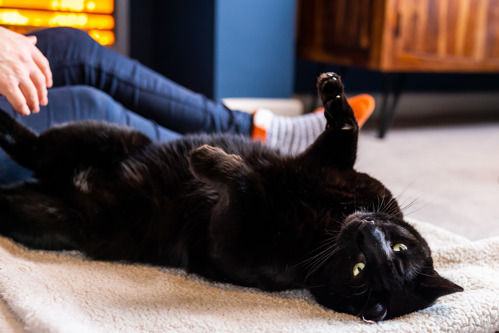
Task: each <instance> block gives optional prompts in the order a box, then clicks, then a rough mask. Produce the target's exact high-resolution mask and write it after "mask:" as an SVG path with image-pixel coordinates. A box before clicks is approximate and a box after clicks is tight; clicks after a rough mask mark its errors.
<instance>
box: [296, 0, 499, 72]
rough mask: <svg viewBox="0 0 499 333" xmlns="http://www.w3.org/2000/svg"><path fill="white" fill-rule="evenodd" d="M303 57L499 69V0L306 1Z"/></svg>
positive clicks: (370, 64)
mask: <svg viewBox="0 0 499 333" xmlns="http://www.w3.org/2000/svg"><path fill="white" fill-rule="evenodd" d="M297 37H298V40H297V52H298V55H299V56H301V57H304V58H306V59H309V60H315V61H319V62H324V63H335V64H340V65H345V66H358V67H365V68H369V69H373V70H379V71H384V72H423V71H427V72H431V71H433V72H499V0H300V1H299V7H298V35H297Z"/></svg>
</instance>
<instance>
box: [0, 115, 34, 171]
mask: <svg viewBox="0 0 499 333" xmlns="http://www.w3.org/2000/svg"><path fill="white" fill-rule="evenodd" d="M37 139H38V135H37V134H36V133H35V132H33V131H31V130H30V129H28V128H27V127H25V126H24V125H22V124H20V123H19V122H17V121H16V120H14V119H13V118H12V117H11V116H10V115H9V114H8V113H7V112H5V111H4V110H2V109H0V147H1V148H2V149H3V150H4V151H5V152H6V153H7V154H9V156H10V157H11V158H12V159H13V160H14V161H16V162H17V163H19V164H20V165H21V166H23V167H25V168H28V169H31V170H33V169H34V167H35V165H34V161H35V160H36V157H35V156H34V155H35V154H34V153H35V152H36V150H37V148H36V146H37Z"/></svg>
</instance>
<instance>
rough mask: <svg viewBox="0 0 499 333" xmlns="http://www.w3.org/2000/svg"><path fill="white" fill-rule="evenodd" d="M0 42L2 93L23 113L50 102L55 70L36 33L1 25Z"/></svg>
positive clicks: (36, 110) (0, 91)
mask: <svg viewBox="0 0 499 333" xmlns="http://www.w3.org/2000/svg"><path fill="white" fill-rule="evenodd" d="M0 45H1V47H0V94H1V95H4V96H5V97H6V98H7V100H8V101H9V103H10V104H11V105H12V107H13V108H14V110H16V111H17V112H18V113H20V114H22V115H26V116H27V115H29V114H30V113H31V112H33V113H37V112H39V111H40V105H47V103H48V98H47V88H50V87H52V72H51V70H50V66H49V62H48V60H47V58H45V56H44V55H43V54H42V53H41V52H40V50H38V48H37V47H36V46H35V45H36V37H35V36H23V35H20V34H18V33H15V32H12V31H10V30H7V29H5V28H2V27H0Z"/></svg>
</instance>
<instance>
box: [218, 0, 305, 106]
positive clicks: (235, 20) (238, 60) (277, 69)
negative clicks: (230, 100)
mask: <svg viewBox="0 0 499 333" xmlns="http://www.w3.org/2000/svg"><path fill="white" fill-rule="evenodd" d="M294 27H295V1H292V0H270V1H269V0H251V1H248V0H216V1H215V57H214V58H215V63H214V97H215V98H223V97H242V96H244V97H283V98H286V97H291V96H292V95H293V90H294V66H295V65H294V59H295V56H294V54H295V49H294V44H295V40H294Z"/></svg>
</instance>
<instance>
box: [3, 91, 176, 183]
mask: <svg viewBox="0 0 499 333" xmlns="http://www.w3.org/2000/svg"><path fill="white" fill-rule="evenodd" d="M48 94H49V100H50V102H49V104H48V105H47V106H42V107H41V110H40V112H39V113H37V114H32V115H30V116H28V117H23V116H21V115H19V114H18V113H16V112H15V111H14V110H13V109H12V106H11V105H10V104H9V102H7V100H6V98H5V97H3V96H0V108H1V109H2V110H4V111H6V112H7V113H9V114H10V115H11V116H12V117H13V118H15V119H17V120H18V121H20V122H21V123H23V124H25V125H26V126H28V127H29V128H31V129H33V130H35V131H36V132H39V133H40V132H43V131H44V130H46V129H48V128H50V127H52V126H54V125H56V124H62V123H66V122H69V121H76V120H90V119H93V120H101V121H107V122H111V123H115V124H119V125H125V126H129V127H132V128H134V129H136V130H138V131H140V132H142V133H144V134H145V135H147V136H148V137H150V138H151V139H152V140H153V141H156V142H160V141H161V142H166V141H171V140H175V139H177V138H179V137H180V136H181V135H180V134H178V133H175V132H173V131H170V130H168V129H165V128H162V127H161V126H159V125H157V124H156V123H154V122H153V121H150V120H147V119H145V118H143V117H141V116H139V115H136V114H134V113H133V112H130V111H129V110H127V109H125V108H124V107H123V106H122V105H120V104H119V103H117V102H116V101H114V100H113V99H112V98H111V97H109V96H108V95H106V94H105V93H103V92H102V91H100V90H98V89H95V88H91V87H86V86H72V87H69V86H68V87H58V88H52V89H49V91H48ZM30 175H31V172H30V171H29V170H26V169H24V168H22V167H20V166H18V165H17V164H16V163H14V162H13V161H12V160H10V158H9V157H8V156H7V155H6V154H5V152H4V151H3V150H1V149H0V184H7V183H13V182H16V181H20V180H24V179H26V178H28V177H29V176H30Z"/></svg>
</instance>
